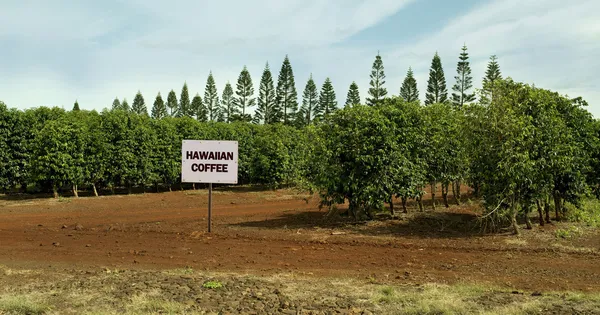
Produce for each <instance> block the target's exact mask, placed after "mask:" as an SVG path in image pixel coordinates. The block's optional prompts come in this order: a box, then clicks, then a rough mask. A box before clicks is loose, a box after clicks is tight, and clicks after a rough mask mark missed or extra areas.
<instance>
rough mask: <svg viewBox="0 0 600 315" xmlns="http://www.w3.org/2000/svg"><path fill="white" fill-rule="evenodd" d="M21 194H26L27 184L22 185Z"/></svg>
mask: <svg viewBox="0 0 600 315" xmlns="http://www.w3.org/2000/svg"><path fill="white" fill-rule="evenodd" d="M21 192H22V193H26V192H27V184H21Z"/></svg>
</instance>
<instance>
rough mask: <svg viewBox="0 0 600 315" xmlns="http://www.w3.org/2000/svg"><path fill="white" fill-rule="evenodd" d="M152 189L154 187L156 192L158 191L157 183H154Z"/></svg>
mask: <svg viewBox="0 0 600 315" xmlns="http://www.w3.org/2000/svg"><path fill="white" fill-rule="evenodd" d="M154 189H156V192H158V183H154Z"/></svg>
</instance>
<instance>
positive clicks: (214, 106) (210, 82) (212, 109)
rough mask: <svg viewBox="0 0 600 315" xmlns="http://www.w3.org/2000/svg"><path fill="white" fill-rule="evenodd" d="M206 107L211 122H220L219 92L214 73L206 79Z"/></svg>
mask: <svg viewBox="0 0 600 315" xmlns="http://www.w3.org/2000/svg"><path fill="white" fill-rule="evenodd" d="M204 105H205V106H206V110H207V112H208V120H209V121H217V120H219V107H220V106H219V94H218V92H217V86H216V84H215V78H214V77H213V74H212V71H211V72H210V73H209V74H208V79H206V88H205V89H204Z"/></svg>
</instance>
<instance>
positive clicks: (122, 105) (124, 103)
mask: <svg viewBox="0 0 600 315" xmlns="http://www.w3.org/2000/svg"><path fill="white" fill-rule="evenodd" d="M121 110H124V111H126V112H128V111H131V107H129V103H127V99H126V98H123V102H121Z"/></svg>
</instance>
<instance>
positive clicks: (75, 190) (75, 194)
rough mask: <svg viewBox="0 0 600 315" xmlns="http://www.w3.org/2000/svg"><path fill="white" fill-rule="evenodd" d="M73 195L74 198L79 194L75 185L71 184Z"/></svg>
mask: <svg viewBox="0 0 600 315" xmlns="http://www.w3.org/2000/svg"><path fill="white" fill-rule="evenodd" d="M73 195H74V196H75V198H79V194H78V193H77V185H75V184H73Z"/></svg>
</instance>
